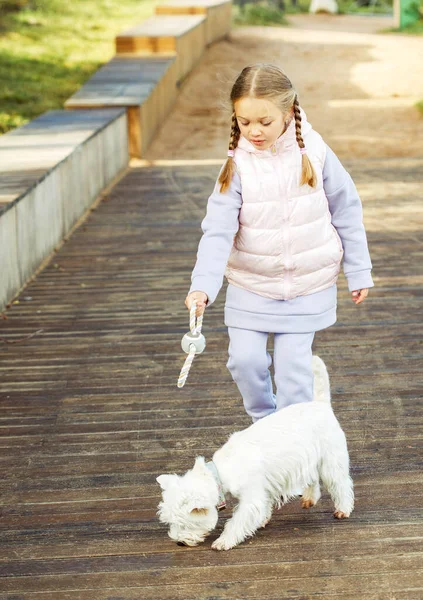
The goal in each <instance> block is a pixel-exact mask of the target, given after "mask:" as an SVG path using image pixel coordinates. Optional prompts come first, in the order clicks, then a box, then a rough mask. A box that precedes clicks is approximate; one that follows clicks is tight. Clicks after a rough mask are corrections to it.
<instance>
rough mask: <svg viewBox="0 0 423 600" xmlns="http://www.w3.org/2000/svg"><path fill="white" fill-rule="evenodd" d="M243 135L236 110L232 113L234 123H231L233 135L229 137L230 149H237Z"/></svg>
mask: <svg viewBox="0 0 423 600" xmlns="http://www.w3.org/2000/svg"><path fill="white" fill-rule="evenodd" d="M240 135H241V131H240V129H239V125H238V121H237V120H236V115H235V111H234V112H233V113H232V123H231V137H230V138H229V150H235V148H236V147H237V146H238V142H239V137H240Z"/></svg>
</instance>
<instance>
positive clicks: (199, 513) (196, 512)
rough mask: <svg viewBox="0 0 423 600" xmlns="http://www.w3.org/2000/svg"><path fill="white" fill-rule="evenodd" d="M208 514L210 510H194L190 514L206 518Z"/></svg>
mask: <svg viewBox="0 0 423 600" xmlns="http://www.w3.org/2000/svg"><path fill="white" fill-rule="evenodd" d="M208 512H209V509H208V508H193V509H192V511H191V513H190V514H191V515H194V516H196V517H205V516H206V515H207V514H208Z"/></svg>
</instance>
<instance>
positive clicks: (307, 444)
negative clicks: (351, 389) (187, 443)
mask: <svg viewBox="0 0 423 600" xmlns="http://www.w3.org/2000/svg"><path fill="white" fill-rule="evenodd" d="M313 373H314V401H313V402H305V403H302V404H295V405H291V406H288V407H287V408H284V409H282V410H280V411H278V412H275V413H273V414H271V415H269V416H267V417H265V418H264V419H261V420H259V421H257V422H256V423H254V424H253V425H251V426H250V427H248V428H247V429H244V430H243V431H239V432H237V433H234V434H232V435H231V437H230V438H229V440H228V441H227V442H226V444H224V445H223V446H222V448H220V449H219V450H217V452H215V453H214V455H213V461H212V462H211V463H207V464H206V463H205V460H204V458H203V457H202V456H199V457H197V458H196V460H195V465H194V467H193V469H191V470H190V471H187V473H185V475H183V476H179V475H160V476H159V477H157V482H158V483H159V484H160V486H161V488H162V491H163V493H162V495H163V501H162V502H161V503H160V504H159V511H158V515H159V518H160V521H161V522H162V523H167V524H168V525H170V529H169V537H170V538H171V539H172V540H174V541H176V542H178V543H179V544H180V545H188V546H196V545H197V544H198V543H200V542H203V541H204V539H205V537H206V536H207V535H208V534H209V533H210V532H211V531H212V530H213V529H214V528H215V526H216V523H217V519H218V505H219V504H222V501H224V494H227V493H229V494H231V495H232V496H234V497H235V498H237V499H238V501H239V503H238V505H237V506H236V508H235V510H234V512H233V515H232V518H231V519H229V520H228V521H227V522H226V525H225V527H224V530H223V532H222V535H221V536H220V537H219V538H218V539H217V540H216V541H215V542H213V544H212V548H213V549H214V550H229V549H230V548H233V547H234V546H236V545H237V544H240V543H241V542H243V541H244V540H245V539H246V538H247V537H250V536H252V535H254V533H255V532H256V531H257V529H258V528H259V527H264V526H265V525H266V524H267V523H268V521H269V520H270V517H271V514H272V510H273V508H274V506H278V507H280V506H281V505H282V504H283V503H285V502H287V501H288V500H289V499H291V498H293V497H294V496H297V495H298V492H297V491H296V490H298V489H301V490H303V492H302V506H303V508H310V507H311V506H314V505H315V504H316V502H317V501H318V500H319V498H320V487H319V479H321V480H322V481H323V483H324V485H325V487H326V488H327V490H328V492H329V494H330V496H331V498H332V500H333V503H334V505H335V513H334V516H335V517H336V518H337V519H344V518H347V517H349V515H350V513H351V512H352V510H353V507H354V494H353V484H352V480H351V478H350V476H349V458H348V450H347V444H346V440H345V435H344V432H343V431H342V429H341V427H340V425H339V423H338V421H337V419H336V417H335V415H334V414H333V411H332V408H331V406H330V387H329V376H328V373H327V370H326V367H325V364H324V363H323V361H322V360H321V359H320V358H318V357H317V356H313Z"/></svg>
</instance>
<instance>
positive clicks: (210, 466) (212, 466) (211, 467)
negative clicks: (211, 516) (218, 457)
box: [206, 461, 226, 510]
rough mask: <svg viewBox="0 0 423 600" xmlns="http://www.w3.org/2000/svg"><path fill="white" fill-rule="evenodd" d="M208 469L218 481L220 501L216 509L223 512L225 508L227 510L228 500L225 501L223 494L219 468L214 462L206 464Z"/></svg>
mask: <svg viewBox="0 0 423 600" xmlns="http://www.w3.org/2000/svg"><path fill="white" fill-rule="evenodd" d="M206 467H207V468H208V470H209V471H210V473H211V474H212V475H213V477H214V479H215V481H216V484H217V490H218V492H219V500H218V503H217V506H216V508H217V510H223V509H224V508H226V500H225V494H224V493H223V485H222V481H221V479H220V477H219V471H218V470H217V467H216V465H215V464H214V462H213V461H210V462H208V463H206Z"/></svg>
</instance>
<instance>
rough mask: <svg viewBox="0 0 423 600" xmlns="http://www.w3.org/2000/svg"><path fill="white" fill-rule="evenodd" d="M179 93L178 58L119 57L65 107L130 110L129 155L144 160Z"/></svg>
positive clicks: (98, 73) (100, 70) (103, 68)
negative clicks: (118, 107) (114, 107)
mask: <svg viewBox="0 0 423 600" xmlns="http://www.w3.org/2000/svg"><path fill="white" fill-rule="evenodd" d="M176 94H177V72H176V62H175V57H169V58H158V57H151V58H143V57H123V56H116V57H115V58H113V59H112V60H111V61H110V62H108V63H107V64H105V65H104V66H103V67H101V69H99V70H98V71H97V72H96V73H95V74H94V75H93V76H92V77H91V79H89V80H88V81H87V82H86V83H85V84H84V85H83V86H82V88H80V89H79V90H78V91H77V92H76V93H75V94H74V95H73V96H72V97H71V98H69V100H67V101H66V102H65V108H66V109H81V108H83V109H85V108H103V107H111V106H124V107H126V108H127V112H128V128H129V129H128V132H129V136H128V140H129V153H130V155H131V156H133V157H137V158H140V157H142V156H143V153H144V152H145V150H146V149H147V147H148V145H149V143H150V142H151V140H152V138H153V136H154V134H155V132H156V131H157V128H158V127H159V125H160V123H161V122H162V121H163V120H164V118H165V116H166V114H167V113H168V112H169V110H170V108H171V106H172V104H173V102H174V101H175V98H176Z"/></svg>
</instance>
